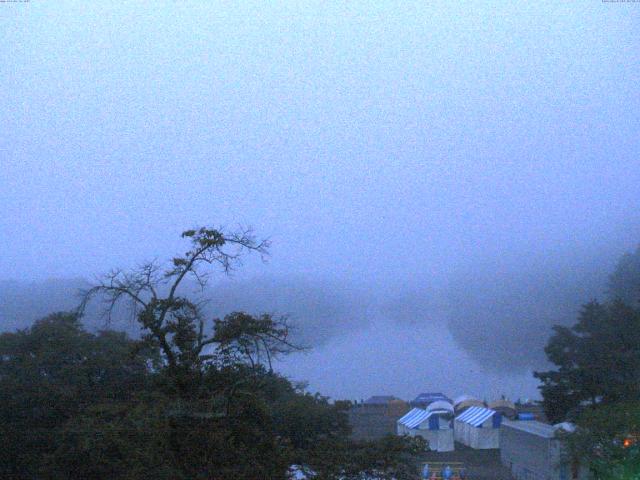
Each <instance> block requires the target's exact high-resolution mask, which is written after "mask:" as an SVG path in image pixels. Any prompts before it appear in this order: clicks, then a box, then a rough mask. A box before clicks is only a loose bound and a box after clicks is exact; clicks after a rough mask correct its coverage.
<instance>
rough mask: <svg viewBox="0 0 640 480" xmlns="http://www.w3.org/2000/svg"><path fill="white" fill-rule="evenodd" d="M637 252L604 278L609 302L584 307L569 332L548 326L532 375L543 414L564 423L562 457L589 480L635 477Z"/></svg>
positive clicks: (639, 407) (639, 311)
mask: <svg viewBox="0 0 640 480" xmlns="http://www.w3.org/2000/svg"><path fill="white" fill-rule="evenodd" d="M639 298H640V248H638V250H636V252H634V253H633V254H626V255H624V256H623V257H622V258H621V260H620V261H619V262H618V265H617V267H616V269H615V271H614V273H613V274H612V275H611V277H610V285H609V301H608V302H606V303H599V302H596V301H593V302H590V303H588V304H586V305H584V307H583V309H582V311H581V313H580V315H579V318H578V321H577V323H576V324H575V325H573V326H572V327H571V328H566V327H560V326H556V327H555V333H554V335H553V336H552V337H551V338H550V340H549V342H548V344H547V347H546V349H545V352H546V354H547V357H548V359H549V360H550V361H551V362H552V363H553V364H554V365H555V366H556V368H555V369H553V370H549V371H546V372H536V373H535V375H536V377H538V378H539V379H540V380H541V381H542V384H541V387H540V390H541V393H542V396H543V404H544V407H545V411H546V414H547V416H548V417H549V419H550V420H551V421H552V422H560V421H564V420H572V421H574V422H575V423H576V425H577V428H576V430H575V432H574V433H572V434H570V435H568V437H567V443H568V445H569V446H570V449H569V450H568V453H569V454H570V455H571V456H572V457H573V458H571V459H569V460H571V461H573V460H576V459H577V460H578V461H580V462H581V463H582V464H583V465H586V466H587V467H588V468H589V469H590V470H591V472H592V473H593V474H594V477H595V478H598V479H604V480H609V479H611V480H613V479H627V478H628V479H631V478H634V479H635V478H640V451H639V449H638V447H639V446H638V439H639V438H640V308H639V306H640V303H639V302H638V299H639Z"/></svg>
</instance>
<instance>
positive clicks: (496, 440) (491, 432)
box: [455, 407, 502, 449]
mask: <svg viewBox="0 0 640 480" xmlns="http://www.w3.org/2000/svg"><path fill="white" fill-rule="evenodd" d="M501 422H502V415H500V413H498V412H496V411H495V410H491V409H489V408H484V407H469V408H468V409H467V410H465V411H464V412H462V413H461V414H460V415H458V416H457V417H456V419H455V439H456V441H458V442H460V443H462V444H464V445H467V446H469V447H471V448H477V449H485V448H499V446H500V423H501Z"/></svg>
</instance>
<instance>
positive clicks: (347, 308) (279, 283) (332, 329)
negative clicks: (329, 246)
mask: <svg viewBox="0 0 640 480" xmlns="http://www.w3.org/2000/svg"><path fill="white" fill-rule="evenodd" d="M87 285H88V283H87V282H86V281H84V280H80V279H75V280H74V279H60V280H47V281H45V282H11V281H3V282H0V329H1V330H3V331H7V330H15V329H18V328H25V327H27V326H29V325H30V324H31V323H32V322H34V321H35V320H37V319H39V318H42V317H44V316H46V315H48V314H49V313H52V312H56V311H66V310H73V309H74V308H76V307H77V306H78V302H79V296H78V293H79V291H80V289H82V288H86V287H87ZM181 294H184V295H190V296H194V297H199V298H202V299H205V300H207V301H206V303H205V304H204V310H205V315H206V316H207V317H209V318H214V317H222V316H224V315H226V314H228V313H230V312H233V311H240V310H242V311H247V312H249V313H253V314H258V313H263V312H266V313H273V314H275V315H284V316H287V317H288V318H289V320H290V323H291V325H292V326H293V327H294V329H293V332H294V336H295V338H296V339H297V341H298V342H300V343H302V344H304V345H308V346H310V347H315V346H317V345H321V344H324V343H325V342H327V341H328V340H329V339H331V338H333V337H335V336H340V335H343V334H344V333H345V332H348V331H351V330H353V329H355V328H358V327H361V326H362V324H363V323H366V322H367V319H366V316H365V315H364V313H363V312H364V310H365V309H366V307H367V305H368V303H369V301H370V300H368V299H367V297H366V296H365V294H364V293H363V292H361V291H358V290H357V289H356V288H349V287H348V286H345V285H341V284H337V283H332V282H329V281H326V282H322V281H311V280H308V279H304V278H301V277H299V278H295V277H291V278H288V279H272V278H266V277H263V278H256V279H253V280H243V281H235V280H233V279H224V280H221V281H219V282H217V283H216V282H211V283H210V285H209V286H208V287H207V288H206V290H205V291H204V292H203V291H201V290H200V289H199V288H197V287H196V286H195V285H193V284H191V285H186V286H185V287H183V288H182V291H181ZM102 307H103V306H102V305H101V304H100V301H99V299H97V300H95V301H93V302H92V303H90V304H89V308H88V309H87V311H86V314H85V318H84V323H85V324H86V325H87V326H88V327H89V328H90V329H92V330H95V329H101V328H107V327H109V328H113V329H116V330H124V331H127V332H128V333H129V334H130V335H132V336H136V335H137V334H138V333H139V329H138V326H137V324H136V323H135V322H134V321H133V320H132V318H131V315H130V312H128V311H127V308H126V306H125V305H122V307H121V308H119V309H118V310H117V311H116V312H115V314H114V315H113V317H112V319H111V321H110V322H108V321H107V318H105V317H104V316H103V315H102V313H103V311H102V310H103V308H102Z"/></svg>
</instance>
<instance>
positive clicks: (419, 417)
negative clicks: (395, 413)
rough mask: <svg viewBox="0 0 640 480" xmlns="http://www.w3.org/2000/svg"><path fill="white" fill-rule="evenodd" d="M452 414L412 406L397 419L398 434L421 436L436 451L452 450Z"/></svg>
mask: <svg viewBox="0 0 640 480" xmlns="http://www.w3.org/2000/svg"><path fill="white" fill-rule="evenodd" d="M451 419H452V415H451V413H449V412H446V411H442V410H423V409H422V408H414V409H412V410H411V411H409V412H408V413H407V414H406V415H404V416H403V417H401V418H400V419H398V422H397V432H398V435H408V436H410V437H422V438H424V439H425V440H426V441H427V442H429V449H430V450H435V451H438V452H451V451H453V428H452V427H453V425H452V422H451Z"/></svg>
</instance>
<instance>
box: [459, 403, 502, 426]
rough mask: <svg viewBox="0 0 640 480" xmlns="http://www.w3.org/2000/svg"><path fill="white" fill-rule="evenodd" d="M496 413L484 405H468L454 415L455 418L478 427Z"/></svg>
mask: <svg viewBox="0 0 640 480" xmlns="http://www.w3.org/2000/svg"><path fill="white" fill-rule="evenodd" d="M495 414H496V411H495V410H491V409H489V408H484V407H469V408H468V409H467V410H465V411H464V412H462V413H461V414H460V415H458V416H457V417H456V420H458V421H460V422H464V423H468V424H469V425H472V426H474V427H479V426H480V425H482V424H483V423H484V422H486V421H487V420H488V419H489V418H491V417H493V416H494V415H495Z"/></svg>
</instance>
